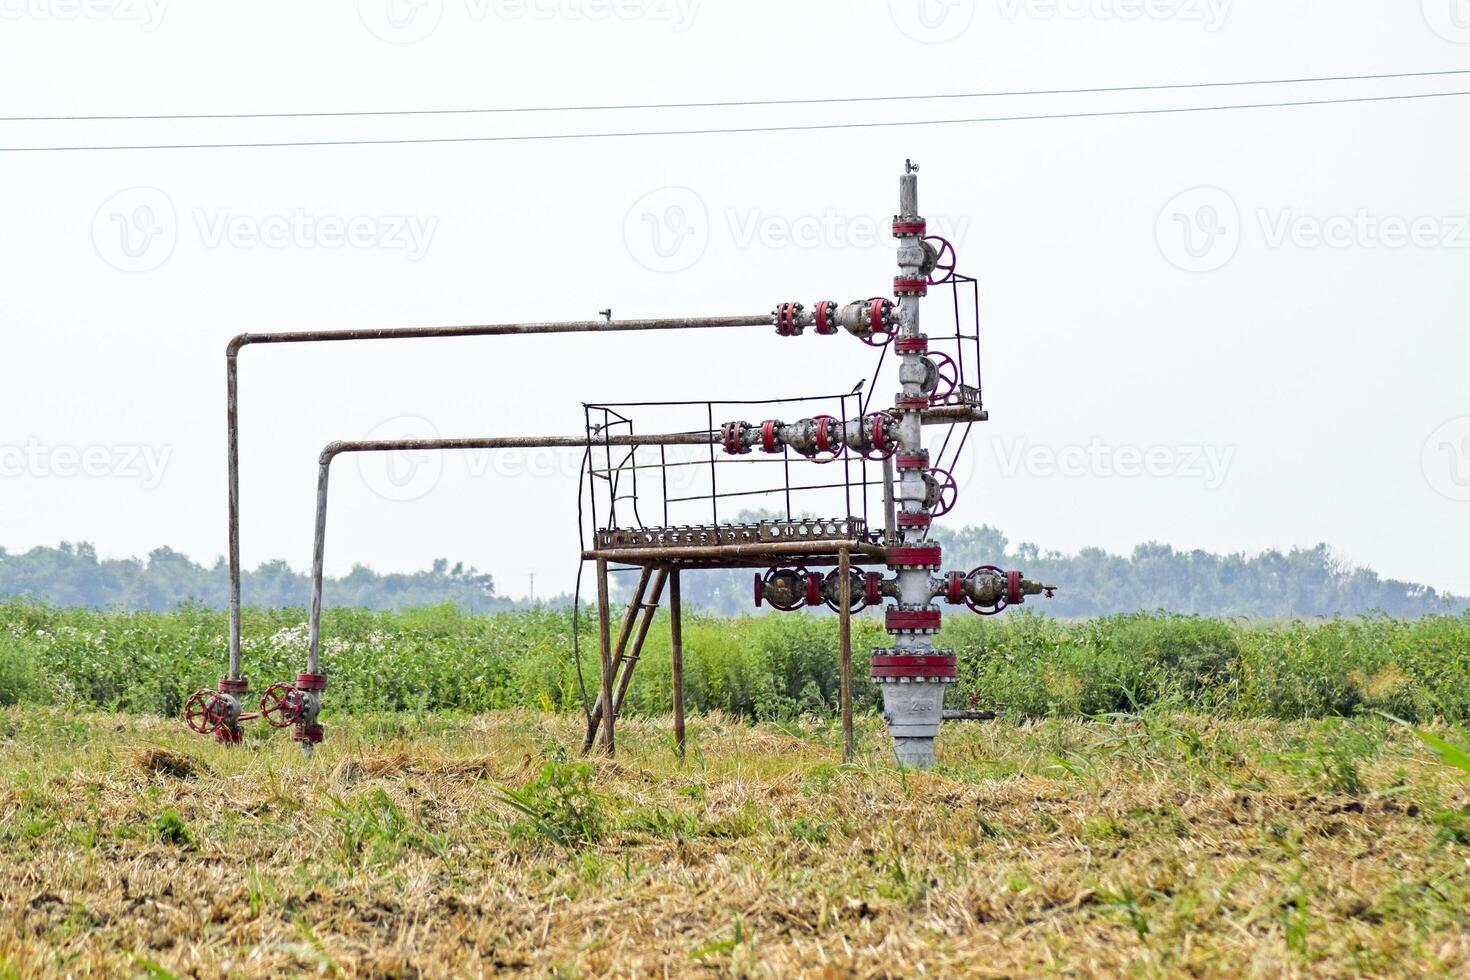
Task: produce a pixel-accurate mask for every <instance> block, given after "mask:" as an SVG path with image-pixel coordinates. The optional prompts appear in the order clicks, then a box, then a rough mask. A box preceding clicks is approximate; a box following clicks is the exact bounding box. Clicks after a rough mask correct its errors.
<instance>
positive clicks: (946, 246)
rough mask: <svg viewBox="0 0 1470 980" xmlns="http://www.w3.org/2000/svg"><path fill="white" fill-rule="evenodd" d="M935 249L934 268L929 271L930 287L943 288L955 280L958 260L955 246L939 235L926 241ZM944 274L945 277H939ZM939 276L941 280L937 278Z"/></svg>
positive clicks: (927, 238) (932, 236) (930, 236)
mask: <svg viewBox="0 0 1470 980" xmlns="http://www.w3.org/2000/svg"><path fill="white" fill-rule="evenodd" d="M924 241H926V242H928V243H929V244H930V245H931V246H933V248H934V268H932V269H930V270H929V285H931V286H941V285H943V284H944V283H947V282H949V281H950V280H951V279H953V278H954V270H955V266H956V265H957V264H958V260H957V258H956V256H955V250H954V246H953V245H951V244H950V243H949V241H948V240H947V239H945V238H942V237H940V236H939V235H929V236H928V237H926V238H925V239H924ZM939 273H943V274H944V275H943V276H939ZM936 276H939V278H935V277H936Z"/></svg>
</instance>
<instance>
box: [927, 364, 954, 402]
mask: <svg viewBox="0 0 1470 980" xmlns="http://www.w3.org/2000/svg"><path fill="white" fill-rule="evenodd" d="M929 362H930V363H931V364H933V365H934V390H933V391H931V392H929V404H931V405H937V404H939V403H940V402H942V401H944V400H945V399H946V398H948V397H949V396H950V395H953V394H954V393H955V389H957V388H959V386H960V366H959V365H958V364H956V363H955V361H954V358H952V357H950V356H949V355H948V354H939V353H935V354H930V355H929Z"/></svg>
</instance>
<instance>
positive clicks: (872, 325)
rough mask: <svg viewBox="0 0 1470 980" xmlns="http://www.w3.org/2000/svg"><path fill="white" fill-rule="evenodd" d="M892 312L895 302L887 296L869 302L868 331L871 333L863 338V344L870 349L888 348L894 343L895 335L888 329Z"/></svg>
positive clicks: (877, 297)
mask: <svg viewBox="0 0 1470 980" xmlns="http://www.w3.org/2000/svg"><path fill="white" fill-rule="evenodd" d="M892 311H893V301H892V300H890V299H889V298H888V297H887V296H874V297H873V298H872V299H870V300H868V330H869V331H870V332H869V334H868V336H866V337H864V338H863V343H865V344H867V345H868V346H869V347H887V346H888V345H889V344H891V343H893V336H894V333H893V331H892V330H890V329H889V327H888V316H889V314H890V313H891V312H892ZM879 338H882V339H881V340H880V339H879Z"/></svg>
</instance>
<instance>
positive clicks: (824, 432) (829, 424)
mask: <svg viewBox="0 0 1470 980" xmlns="http://www.w3.org/2000/svg"><path fill="white" fill-rule="evenodd" d="M812 421H813V422H814V423H816V428H815V429H814V430H813V431H814V433H815V439H816V443H817V453H819V454H820V453H830V454H831V455H829V456H827V457H826V458H825V459H818V458H817V456H816V455H812V456H808V457H807V459H809V460H811V461H812V462H813V463H830V462H832V461H833V460H835V459H841V458H842V452H843V450H844V449H846V448H847V443H846V442H844V441H843V439H842V430H843V429H845V428H846V426H839V424H838V422H837V419H835V418H833V417H832V416H831V415H818V416H817V417H816V418H814V419H812ZM834 426H839V427H838V433H837V437H836V438H835V439H834V438H833V434H832V429H833V428H834Z"/></svg>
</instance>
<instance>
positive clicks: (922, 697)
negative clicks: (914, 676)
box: [883, 679, 949, 769]
mask: <svg viewBox="0 0 1470 980" xmlns="http://www.w3.org/2000/svg"><path fill="white" fill-rule="evenodd" d="M948 686H949V685H948V684H946V683H944V682H943V681H937V680H927V679H926V680H916V681H901V682H888V683H885V684H883V717H884V719H885V720H886V721H887V722H888V734H889V735H890V736H891V737H892V738H893V753H894V756H895V757H896V758H897V759H898V761H899V763H900V764H902V765H904V766H908V767H909V768H913V769H928V768H930V767H932V766H933V765H934V739H935V737H936V736H937V735H938V734H939V726H940V724H941V723H942V722H943V721H944V691H945V688H946V687H948Z"/></svg>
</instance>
